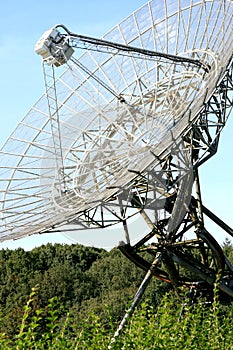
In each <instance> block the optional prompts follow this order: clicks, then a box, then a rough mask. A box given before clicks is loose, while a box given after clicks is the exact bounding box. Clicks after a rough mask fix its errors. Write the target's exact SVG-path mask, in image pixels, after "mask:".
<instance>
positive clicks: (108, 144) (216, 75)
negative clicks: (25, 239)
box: [0, 1, 232, 240]
mask: <svg viewBox="0 0 233 350" xmlns="http://www.w3.org/2000/svg"><path fill="white" fill-rule="evenodd" d="M210 24H211V25H210ZM231 36H232V3H231V1H193V2H191V3H189V2H188V1H179V2H177V3H174V2H173V1H165V2H164V3H163V2H159V3H157V2H156V1H150V2H149V3H147V4H146V5H145V6H143V7H142V8H141V9H139V10H138V11H136V12H135V13H133V14H132V15H130V16H129V17H128V18H126V19H125V20H124V21H122V22H121V23H120V24H119V25H118V26H116V27H115V28H113V29H112V30H111V31H110V32H109V33H107V34H106V35H105V36H104V39H105V40H108V41H112V42H117V43H119V44H121V45H128V46H132V47H139V48H140V49H144V50H148V51H149V50H150V51H154V52H162V53H163V54H164V55H165V54H167V55H177V54H179V56H181V57H184V62H182V60H179V61H178V62H175V61H172V60H169V59H168V58H167V57H166V56H164V57H157V56H155V57H150V56H147V57H145V56H143V54H140V53H136V52H135V53H132V52H130V53H129V54H126V53H125V52H121V50H119V49H118V48H114V47H110V48H108V47H104V49H105V50H102V51H101V50H100V49H99V46H98V45H97V44H96V43H92V44H90V43H88V42H87V43H84V44H83V42H82V41H80V38H77V37H75V36H72V35H70V36H69V43H70V45H71V46H73V47H74V46H75V47H76V48H78V47H80V48H81V49H82V50H83V48H84V47H85V48H86V49H85V53H84V54H83V55H82V56H81V57H80V58H79V59H78V60H77V59H76V58H75V56H74V57H73V58H72V59H71V61H69V62H68V67H67V69H66V70H65V72H64V73H62V74H61V75H60V77H58V78H56V81H55V82H54V76H53V75H54V71H53V70H52V69H51V68H50V67H49V68H48V67H45V76H46V81H47V92H46V93H45V94H44V95H43V96H42V97H41V98H40V99H39V101H38V102H37V103H36V104H35V105H34V106H33V107H32V109H31V110H30V111H29V112H28V114H27V115H26V116H25V118H24V119H23V120H22V121H21V122H20V123H19V125H18V126H17V128H16V129H15V131H14V132H13V133H12V135H11V136H10V137H9V139H8V140H7V142H6V143H5V145H4V146H3V148H2V150H1V188H0V191H1V192H0V193H1V198H0V203H1V217H2V225H1V227H0V237H1V240H5V239H8V238H18V237H22V236H25V235H28V234H33V233H38V232H45V231H49V230H51V229H52V228H54V227H55V226H57V225H61V224H65V223H68V222H74V221H75V223H76V224H77V225H78V226H79V228H86V227H87V226H88V227H89V226H90V225H91V226H95V225H99V226H101V227H104V226H106V225H110V224H112V223H113V224H114V223H116V222H120V221H122V215H121V209H119V210H117V209H116V208H121V206H122V204H120V203H119V201H118V200H117V202H116V205H115V207H114V210H112V207H113V206H114V203H115V202H114V201H113V198H115V196H116V194H118V193H122V192H124V193H125V191H126V192H132V191H134V189H133V188H134V180H135V181H136V183H137V179H136V177H135V172H139V173H140V172H143V171H145V170H146V169H147V168H151V167H152V168H153V167H154V168H155V167H156V164H159V162H158V159H159V158H164V157H165V156H166V155H168V153H169V152H170V148H171V147H172V144H173V141H174V140H176V142H177V143H178V140H181V138H182V136H183V135H184V134H186V133H187V132H188V131H189V129H190V125H192V124H194V123H196V121H197V120H198V118H199V120H200V117H199V116H200V113H202V115H203V116H204V111H203V106H207V105H208V104H211V102H208V101H210V98H211V96H213V92H214V91H215V89H216V84H218V83H219V81H220V80H221V79H223V76H224V74H225V69H226V67H227V66H229V62H230V59H231V57H232V47H231V39H230V38H231ZM100 51H101V52H100ZM77 54H79V50H77ZM185 58H186V59H190V60H191V59H193V60H196V61H198V62H199V61H200V62H204V63H205V65H206V66H209V67H211V69H210V72H206V70H205V69H203V67H202V66H197V65H195V64H193V63H192V62H188V61H187V62H186V61H185ZM83 67H87V71H85V69H83ZM46 70H48V71H46ZM88 72H92V73H91V75H90V74H88ZM92 76H95V77H97V79H92V78H91V77H92ZM50 78H51V80H50ZM101 83H102V84H101ZM106 86H107V87H109V89H106ZM112 92H115V95H117V96H118V97H119V98H116V96H114V95H113V93H112ZM228 98H229V97H228ZM122 99H124V101H125V103H122ZM212 99H213V97H212ZM47 102H49V105H48V103H47ZM214 103H215V102H214ZM220 103H222V102H220ZM220 107H221V105H220ZM214 108H215V109H218V106H216V104H215V107H214ZM202 111H203V112H202ZM57 112H59V114H58V113H57ZM207 113H208V114H209V113H210V112H209V111H208V112H207ZM217 114H218V112H216V115H217ZM51 115H52V116H53V117H52V118H51ZM204 118H207V119H208V116H204ZM217 118H218V117H217ZM225 121H226V116H224V118H223V120H222V121H221V123H220V125H219V126H218V127H217V129H218V131H219V129H221V127H222V126H223V125H224V124H225ZM199 123H200V122H199ZM209 123H210V121H209ZM213 123H214V124H215V123H216V121H213ZM215 126H216V124H215V125H214V128H211V132H212V130H213V129H216V127H215ZM208 130H210V128H208ZM209 132H210V131H209ZM202 134H203V132H202ZM217 134H218V132H217ZM205 138H207V139H208V135H205ZM210 140H211V139H209V140H207V143H206V141H203V145H202V148H203V147H204V148H205V149H206V151H207V152H209V151H208V149H209V145H210V144H214V141H213V139H212V141H210ZM211 147H213V146H211ZM131 170H132V171H131ZM136 187H137V186H136ZM122 188H124V191H123V190H122ZM93 195H94V196H93ZM93 197H94V200H93ZM127 197H129V195H128V194H124V196H123V200H124V201H125V202H124V205H123V206H124V208H127V207H128V206H129V204H128V201H127ZM118 198H119V197H118ZM120 202H121V203H122V200H120ZM97 206H99V208H100V209H96V207H97ZM105 211H107V212H108V213H109V212H111V213H112V214H113V216H111V215H110V216H109V214H108V215H107V219H106V220H105V219H104V212H105ZM115 212H117V214H116V215H115V214H114V213H115ZM83 213H84V214H83ZM95 213H96V214H95ZM127 215H129V216H130V215H132V210H131V211H129V213H128V214H127ZM127 215H126V217H127ZM101 218H103V219H101Z"/></svg>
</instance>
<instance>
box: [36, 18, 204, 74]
mask: <svg viewBox="0 0 233 350" xmlns="http://www.w3.org/2000/svg"><path fill="white" fill-rule="evenodd" d="M58 28H61V29H62V31H63V33H61V32H60V31H59V30H58ZM74 48H81V49H86V50H87V49H88V50H94V51H100V52H101V51H104V50H105V51H104V52H106V50H108V52H109V53H111V54H119V53H124V54H126V55H129V56H130V55H137V57H139V58H143V57H145V56H146V57H150V58H156V59H159V58H161V59H166V60H168V61H172V62H175V63H181V64H182V63H187V64H191V65H194V66H196V67H198V68H201V69H203V70H204V71H205V72H207V73H208V72H209V71H210V66H209V65H208V64H205V63H204V62H202V61H200V60H197V59H193V58H189V57H184V56H177V55H172V54H167V53H162V52H156V51H152V50H147V49H143V48H139V47H134V46H129V45H124V44H119V43H115V42H111V41H108V40H104V39H96V38H92V37H89V36H84V35H78V34H75V33H72V32H70V30H69V29H68V28H67V27H65V26H64V25H62V24H57V25H56V26H54V27H53V28H51V29H49V30H47V31H46V32H45V33H44V34H43V35H42V37H41V38H40V39H39V41H38V42H37V43H36V46H35V52H36V53H37V54H39V55H41V56H42V59H43V61H45V62H46V63H47V64H49V65H51V64H55V66H60V65H62V64H64V63H66V62H67V61H68V60H69V59H70V57H71V56H72V55H73V53H74Z"/></svg>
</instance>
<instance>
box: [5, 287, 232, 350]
mask: <svg viewBox="0 0 233 350" xmlns="http://www.w3.org/2000/svg"><path fill="white" fill-rule="evenodd" d="M37 293H38V286H36V287H35V288H34V289H33V290H32V292H31V294H30V297H29V299H28V301H27V303H26V305H25V307H24V314H23V316H22V319H21V325H20V327H19V332H18V333H17V334H16V335H15V336H14V337H13V339H9V338H7V337H6V335H5V334H3V333H0V349H1V350H8V349H9V350H10V349H12V350H26V349H30V350H45V349H48V350H55V349H56V350H65V349H74V350H75V349H76V350H77V349H78V350H88V349H90V350H97V349H103V350H105V349H108V346H109V344H110V342H111V338H112V335H113V333H114V330H115V329H116V327H117V324H116V323H115V322H114V321H113V320H112V317H111V310H110V309H109V308H107V310H108V320H109V327H106V325H105V324H103V322H102V321H101V319H100V317H99V316H98V315H96V314H94V313H91V314H90V315H89V316H88V317H87V318H86V319H85V320H83V322H82V325H81V327H80V329H79V331H74V319H73V317H72V315H70V314H69V313H67V314H66V317H65V318H63V319H62V321H61V309H62V307H61V304H60V302H59V300H58V299H57V298H52V299H50V301H49V303H48V305H47V306H46V307H45V308H42V309H37V310H33V308H32V304H33V302H34V301H35V300H36V295H37ZM184 305H185V307H184V308H183V306H184ZM181 310H183V312H182V314H181ZM232 315H233V307H230V308H229V309H228V312H227V313H225V315H224V318H222V317H221V315H220V314H219V300H218V291H217V287H216V290H215V297H214V301H213V303H212V304H211V305H206V304H202V303H200V304H196V305H189V303H188V300H183V301H182V300H179V299H176V298H175V297H174V296H173V295H172V294H171V293H170V294H169V293H167V294H166V295H165V296H164V297H163V299H162V300H161V303H160V304H159V306H158V307H157V308H155V307H153V306H151V305H150V304H149V303H148V302H147V301H144V302H143V303H142V304H141V306H140V307H139V308H138V309H137V310H136V312H135V313H134V314H133V316H132V317H131V318H130V320H129V323H128V324H127V325H126V327H125V329H124V331H123V333H122V334H121V336H120V337H118V338H116V339H115V341H114V342H111V349H112V350H120V349H124V350H126V349H129V350H131V349H137V350H151V349H153V350H159V349H164V350H167V349H177V350H183V349H186V350H192V349H193V350H194V349H195V350H206V349H209V350H222V349H227V350H231V349H233V345H232V336H233V330H232ZM42 325H44V326H43V327H44V328H43V333H41V331H40V328H41V327H42Z"/></svg>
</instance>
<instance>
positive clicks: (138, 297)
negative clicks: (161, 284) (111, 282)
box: [108, 253, 161, 349]
mask: <svg viewBox="0 0 233 350" xmlns="http://www.w3.org/2000/svg"><path fill="white" fill-rule="evenodd" d="M160 255H161V254H160V253H158V254H157V256H156V258H155V259H154V261H153V263H152V264H151V266H150V268H149V270H148V271H147V273H146V276H145V277H144V279H143V281H142V283H141V285H140V287H139V288H138V290H137V292H136V294H135V296H134V298H133V301H132V304H131V306H130V308H129V309H128V310H127V311H126V313H125V316H124V317H123V319H122V321H121V323H120V325H119V326H118V328H117V330H116V332H115V334H114V336H113V338H112V339H111V342H110V344H109V346H108V349H112V344H113V343H115V341H116V339H117V338H118V337H119V336H120V334H121V332H122V329H123V327H124V326H125V324H126V323H127V320H128V318H129V317H130V316H131V315H132V314H133V312H134V310H135V308H136V307H137V305H138V304H139V303H140V301H141V299H142V296H143V294H144V292H145V290H146V288H147V286H148V284H149V282H150V280H151V278H152V276H153V275H154V272H155V270H156V267H157V265H158V263H159V261H160Z"/></svg>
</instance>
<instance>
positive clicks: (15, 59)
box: [0, 0, 233, 249]
mask: <svg viewBox="0 0 233 350" xmlns="http://www.w3.org/2000/svg"><path fill="white" fill-rule="evenodd" d="M144 3H145V0H133V1H132V0H124V1H123V0H118V1H109V0H89V1H80V0H76V1H74V0H69V1H67V2H66V1H63V2H57V1H54V0H51V1H45V0H41V1H38V2H32V1H29V0H28V1H27V0H21V1H16V0H13V1H8V2H7V1H6V2H3V3H2V4H1V12H0V76H1V85H0V96H1V110H0V122H1V126H2V127H1V129H0V145H2V144H3V142H4V141H5V140H6V139H7V137H8V136H9V135H10V133H11V132H12V131H13V129H14V128H15V127H16V125H17V123H18V122H19V121H20V120H21V119H22V118H23V116H24V115H25V114H26V112H27V111H28V109H29V108H30V107H31V106H32V105H33V104H34V103H35V102H36V100H37V99H38V98H39V97H40V96H41V95H42V93H43V91H44V83H43V76H42V66H41V58H40V57H39V56H37V55H36V54H35V53H34V46H35V43H36V42H37V40H38V39H39V38H40V37H41V35H42V34H43V32H44V31H45V30H47V29H49V28H50V27H52V26H54V25H55V24H57V23H62V24H64V25H66V26H67V27H68V28H69V29H70V30H71V31H73V32H76V33H79V34H86V35H90V36H95V37H101V36H102V35H103V34H104V33H105V32H107V31H108V30H109V29H111V28H112V27H113V26H115V25H116V24H117V23H119V22H120V21H121V20H122V19H123V18H124V17H126V16H127V15H129V14H130V13H131V12H132V11H134V10H136V9H137V8H138V7H140V6H142V5H143V4H144ZM232 173H233V114H232V115H231V118H229V120H228V123H227V125H226V127H225V130H224V132H223V133H222V136H221V140H220V147H219V151H218V153H217V155H216V156H215V157H214V158H212V159H211V160H209V161H208V162H207V163H206V164H205V165H203V166H202V167H201V187H202V197H203V202H204V204H205V205H206V206H207V207H209V209H211V210H212V211H213V212H215V213H216V214H217V215H219V217H220V218H222V219H223V220H225V221H226V222H227V223H228V224H229V225H230V226H233V218H232V209H233V205H232V198H233V189H232V177H233V176H232ZM209 229H210V231H211V232H212V233H214V234H215V236H216V237H217V238H218V239H219V240H220V241H222V240H223V239H224V238H225V236H226V234H225V233H223V232H220V231H219V230H218V229H217V228H216V227H215V225H210V228H209ZM47 241H51V242H68V240H67V239H65V238H64V236H62V235H54V236H52V235H49V236H48V237H47V236H46V237H38V236H37V235H36V236H33V237H29V238H27V239H23V240H18V241H16V242H10V241H9V242H7V243H4V244H1V245H0V248H1V247H6V246H7V247H9V248H14V247H18V246H22V247H23V248H25V249H30V248H32V247H33V246H35V245H39V244H41V243H43V242H44V243H46V242H47Z"/></svg>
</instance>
